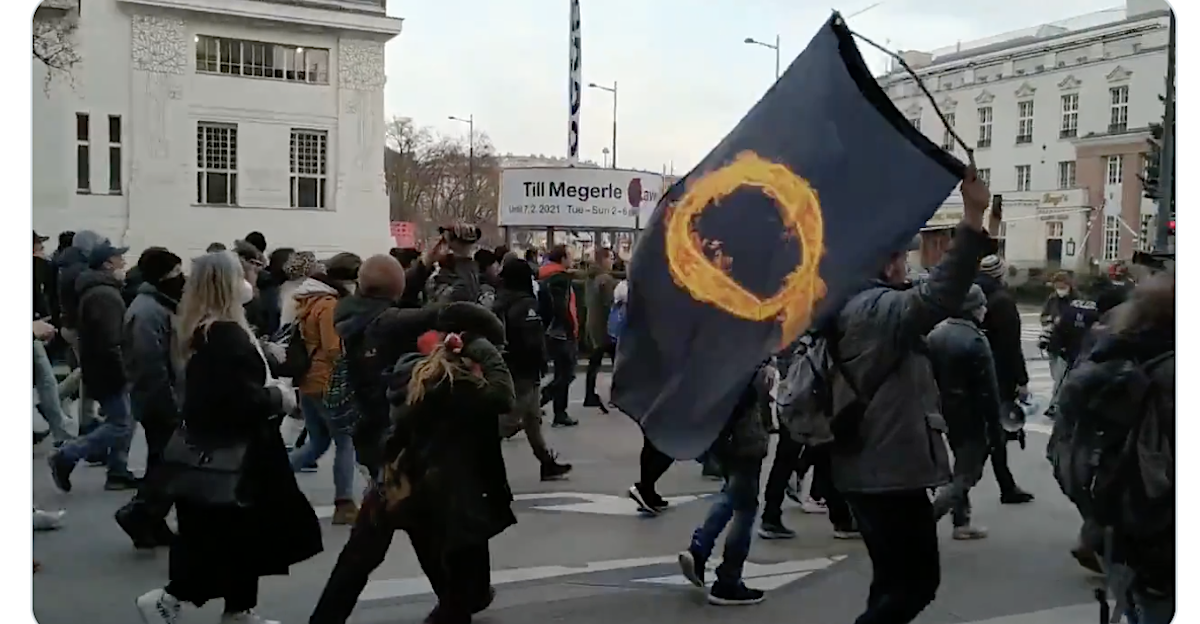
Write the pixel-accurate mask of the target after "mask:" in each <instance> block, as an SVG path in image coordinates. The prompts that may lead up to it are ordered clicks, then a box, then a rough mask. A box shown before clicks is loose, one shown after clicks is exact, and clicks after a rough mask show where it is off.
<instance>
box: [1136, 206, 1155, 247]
mask: <svg viewBox="0 0 1200 624" xmlns="http://www.w3.org/2000/svg"><path fill="white" fill-rule="evenodd" d="M1156 221H1157V220H1156V219H1155V218H1154V215H1152V214H1144V215H1142V227H1141V231H1140V234H1139V236H1138V247H1139V248H1141V250H1142V251H1153V249H1154V238H1155V236H1154V235H1155V234H1156V232H1155V230H1156V229H1157V228H1156V227H1155V224H1156Z"/></svg>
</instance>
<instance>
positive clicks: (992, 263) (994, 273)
mask: <svg viewBox="0 0 1200 624" xmlns="http://www.w3.org/2000/svg"><path fill="white" fill-rule="evenodd" d="M979 272H980V273H982V274H984V275H987V276H988V277H994V278H996V279H1000V278H1002V277H1004V260H1003V259H1002V258H1001V257H1000V256H997V255H991V256H984V257H983V260H980V261H979Z"/></svg>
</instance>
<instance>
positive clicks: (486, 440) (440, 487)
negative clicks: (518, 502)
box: [386, 338, 517, 550]
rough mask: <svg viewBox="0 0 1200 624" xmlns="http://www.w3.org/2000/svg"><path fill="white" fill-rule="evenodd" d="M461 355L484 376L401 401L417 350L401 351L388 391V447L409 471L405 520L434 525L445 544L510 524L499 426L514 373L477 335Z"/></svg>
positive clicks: (481, 537) (476, 540)
mask: <svg viewBox="0 0 1200 624" xmlns="http://www.w3.org/2000/svg"><path fill="white" fill-rule="evenodd" d="M463 355H464V356H465V357H467V358H469V359H471V360H473V361H475V362H477V363H479V366H480V369H481V370H482V375H483V379H482V383H481V384H476V383H473V382H468V381H466V380H459V381H457V382H455V383H454V384H447V383H442V384H440V385H438V386H436V387H434V388H431V389H429V390H428V391H427V392H426V394H425V396H424V398H423V399H422V400H421V401H419V402H418V403H416V404H414V405H408V404H407V403H406V397H407V385H408V380H409V379H410V378H411V374H412V371H413V368H414V367H415V365H416V364H418V363H419V362H420V361H422V359H423V358H422V357H420V356H416V355H414V356H408V357H405V358H402V359H401V361H400V363H399V364H398V365H397V371H396V375H395V376H394V377H393V380H392V386H391V388H390V390H389V393H388V398H389V399H390V400H391V401H392V404H393V406H394V407H393V410H392V418H393V420H394V426H393V431H392V433H391V435H390V437H389V439H388V444H387V449H386V454H387V457H389V458H394V457H396V456H397V455H398V454H399V451H400V450H401V449H407V452H406V453H405V457H406V458H409V461H411V462H412V463H411V464H407V465H409V466H412V467H413V469H412V470H411V471H407V470H406V472H410V473H411V474H413V475H414V476H415V478H414V481H415V483H414V494H413V499H414V501H413V502H414V507H413V509H415V510H416V511H415V512H414V515H413V517H412V518H410V520H409V522H411V523H414V524H417V525H419V526H421V527H422V528H424V529H429V530H436V531H437V533H438V535H439V538H440V539H441V540H443V543H444V544H446V547H447V549H451V550H453V549H457V548H461V547H464V546H470V545H478V544H482V543H485V542H487V540H489V539H491V538H492V537H494V536H496V535H498V534H499V533H500V532H501V531H503V530H504V529H506V528H508V527H510V526H512V525H513V524H516V522H517V518H516V516H515V515H514V514H513V512H512V507H511V505H512V501H513V497H512V490H511V489H510V487H509V484H508V473H507V471H506V470H505V466H504V455H503V453H502V451H501V447H500V431H499V427H498V426H497V425H498V423H499V418H500V415H501V414H505V413H508V412H509V411H510V410H511V409H512V405H513V402H514V398H513V381H512V376H511V375H510V374H509V372H508V367H507V366H506V365H505V364H504V358H503V357H502V356H501V355H500V352H499V351H498V350H497V349H496V347H494V346H492V343H490V342H488V341H487V340H485V339H483V338H475V339H471V338H468V342H467V344H466V346H465V347H464V348H463Z"/></svg>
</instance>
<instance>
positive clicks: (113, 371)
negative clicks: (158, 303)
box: [48, 236, 138, 492]
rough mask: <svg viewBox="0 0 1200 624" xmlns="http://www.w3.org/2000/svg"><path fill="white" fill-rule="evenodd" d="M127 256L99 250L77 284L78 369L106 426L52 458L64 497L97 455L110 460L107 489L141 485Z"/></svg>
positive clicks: (106, 246) (106, 247) (107, 246)
mask: <svg viewBox="0 0 1200 624" xmlns="http://www.w3.org/2000/svg"><path fill="white" fill-rule="evenodd" d="M78 240H79V237H78V236H76V241H78ZM126 251H128V249H127V248H125V247H114V246H113V245H112V244H111V243H109V242H108V241H105V242H102V243H100V244H98V245H96V246H95V247H93V248H92V250H91V252H90V253H89V254H88V267H89V268H88V270H87V271H85V272H84V273H83V274H81V275H80V276H79V278H78V279H77V280H76V290H77V297H78V301H79V314H78V318H77V321H78V331H79V338H78V340H79V343H78V344H79V365H80V368H81V369H82V371H83V384H84V385H85V386H86V387H87V391H88V393H89V395H90V396H92V397H94V398H95V399H96V401H97V402H98V403H99V404H100V406H101V408H102V409H103V410H104V414H105V419H104V424H102V425H100V426H99V427H97V428H96V429H94V430H93V431H91V432H90V433H88V434H87V435H86V436H84V437H82V438H79V439H76V440H74V441H71V442H68V443H66V444H63V445H62V447H61V448H60V449H59V450H58V451H57V452H56V453H54V454H53V455H51V456H50V457H49V458H48V461H49V462H50V469H51V474H52V476H53V477H54V483H55V485H57V486H58V488H59V489H60V490H62V491H64V492H70V491H71V472H72V471H73V470H74V469H75V466H76V465H77V464H78V463H79V461H80V460H82V459H84V458H85V457H88V456H95V455H96V454H99V453H104V454H106V455H107V463H108V478H107V480H106V481H105V484H104V487H105V489H107V490H127V489H132V488H135V487H137V485H138V480H137V479H136V478H134V476H133V474H132V473H131V472H130V471H129V466H128V460H129V457H128V455H129V444H130V441H131V440H132V438H133V423H132V420H131V417H130V416H131V415H130V411H129V394H128V391H127V383H128V380H127V379H126V376H125V367H124V362H123V361H122V346H121V342H122V334H123V325H124V318H125V301H124V299H122V298H121V284H122V280H123V278H124V275H125V252H126Z"/></svg>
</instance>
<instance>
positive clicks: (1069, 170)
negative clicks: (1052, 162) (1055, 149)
mask: <svg viewBox="0 0 1200 624" xmlns="http://www.w3.org/2000/svg"><path fill="white" fill-rule="evenodd" d="M1058 188H1060V189H1069V188H1075V161H1073V160H1064V161H1061V162H1059V163H1058Z"/></svg>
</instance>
